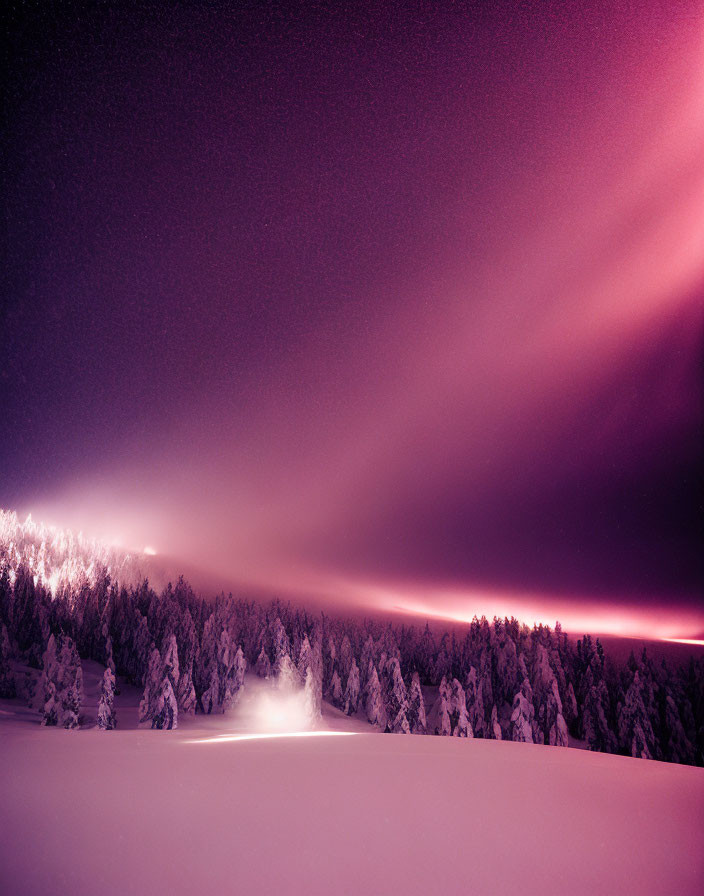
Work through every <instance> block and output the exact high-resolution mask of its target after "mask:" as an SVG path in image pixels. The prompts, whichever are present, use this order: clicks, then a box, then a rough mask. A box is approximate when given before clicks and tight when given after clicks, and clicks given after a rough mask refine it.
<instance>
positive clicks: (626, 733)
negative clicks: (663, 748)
mask: <svg viewBox="0 0 704 896" xmlns="http://www.w3.org/2000/svg"><path fill="white" fill-rule="evenodd" d="M618 736H619V746H620V748H621V750H623V752H624V753H626V755H628V756H633V757H635V758H640V759H652V758H653V757H654V755H655V750H656V742H655V734H654V732H653V726H652V724H651V722H650V719H649V718H648V714H647V712H646V709H645V704H644V702H643V685H642V682H641V679H640V675H639V673H638V672H635V674H634V675H633V681H632V682H631V684H630V687H629V688H628V691H627V692H626V697H625V700H624V702H623V703H622V704H621V706H620V708H619V714H618Z"/></svg>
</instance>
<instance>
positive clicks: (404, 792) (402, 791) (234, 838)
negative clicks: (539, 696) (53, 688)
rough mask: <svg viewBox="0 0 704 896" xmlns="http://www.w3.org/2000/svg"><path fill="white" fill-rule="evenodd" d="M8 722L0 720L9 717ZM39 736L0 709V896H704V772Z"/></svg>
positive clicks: (397, 739) (209, 732)
mask: <svg viewBox="0 0 704 896" xmlns="http://www.w3.org/2000/svg"><path fill="white" fill-rule="evenodd" d="M4 706H7V704H4ZM323 727H333V728H334V727H338V728H343V729H345V730H347V731H349V732H351V733H352V736H348V737H297V738H286V737H275V738H271V737H270V738H269V739H263V740H241V741H234V740H224V739H223V740H218V739H215V740H213V737H216V738H217V735H218V734H225V733H227V732H228V731H232V730H233V725H232V724H231V720H229V719H228V718H227V717H222V716H220V717H219V718H217V719H216V718H213V717H208V718H204V717H196V718H195V719H192V720H191V721H190V722H189V724H187V725H185V726H183V727H182V728H179V729H178V730H177V731H168V732H167V731H151V730H124V729H123V730H119V729H118V730H116V731H111V732H102V731H99V730H97V729H93V730H80V731H64V730H57V729H41V728H39V727H38V725H37V722H36V718H35V717H33V716H32V714H31V713H26V714H25V715H24V716H17V717H12V718H11V717H10V713H8V711H7V710H6V709H5V710H2V708H0V757H2V766H3V773H2V776H1V778H0V830H1V831H2V838H1V840H0V891H2V892H3V893H7V894H13V896H14V894H17V896H20V894H26V896H33V894H46V893H52V894H57V896H58V894H69V893H70V894H73V896H82V894H95V893H101V894H115V896H117V894H120V896H122V894H125V893H139V894H142V893H144V894H161V893H164V894H166V893H169V894H186V893H262V894H264V893H266V894H272V893H286V894H297V893H306V894H318V893H320V894H323V893H325V894H331V893H349V894H353V893H379V894H381V893H403V894H421V893H422V894H426V893H433V892H437V893H478V894H484V893H486V894H498V893H522V894H531V893H536V894H538V893H539V894H541V896H545V894H590V896H593V894H595V893H604V894H617V893H619V894H626V893H638V894H659V896H661V894H666V893H673V894H674V893H677V894H680V896H686V894H699V893H702V892H704V851H703V850H702V848H701V844H702V842H703V835H704V770H702V769H699V768H692V767H686V766H679V765H672V764H665V763H659V762H648V761H645V760H637V759H628V758H624V757H618V756H609V755H604V754H599V753H588V752H585V751H582V750H573V749H565V748H556V747H555V748H553V747H545V746H530V745H526V744H515V743H505V742H496V741H482V740H458V739H455V738H439V737H414V736H403V735H380V734H377V733H373V731H372V730H371V729H370V727H369V726H368V725H366V727H365V725H364V724H362V723H361V722H359V721H355V720H351V721H349V720H345V719H344V718H342V719H341V718H340V714H329V715H328V717H327V719H326V721H325V722H324V723H323Z"/></svg>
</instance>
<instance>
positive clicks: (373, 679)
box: [364, 663, 386, 728]
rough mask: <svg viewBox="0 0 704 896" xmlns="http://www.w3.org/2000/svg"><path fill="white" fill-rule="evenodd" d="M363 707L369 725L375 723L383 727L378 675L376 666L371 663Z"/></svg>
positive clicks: (382, 707)
mask: <svg viewBox="0 0 704 896" xmlns="http://www.w3.org/2000/svg"><path fill="white" fill-rule="evenodd" d="M364 709H365V711H366V714H367V719H368V720H369V724H370V725H377V726H379V727H380V728H383V727H384V726H385V725H386V719H385V717H384V705H383V701H382V698H381V685H380V684H379V675H378V673H377V671H376V666H375V665H374V664H373V663H372V665H371V671H370V673H369V678H368V681H367V687H366V693H365V700H364Z"/></svg>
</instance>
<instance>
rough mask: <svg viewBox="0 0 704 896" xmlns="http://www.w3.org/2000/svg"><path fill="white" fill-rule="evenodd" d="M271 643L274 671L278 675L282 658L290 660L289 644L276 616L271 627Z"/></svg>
mask: <svg viewBox="0 0 704 896" xmlns="http://www.w3.org/2000/svg"><path fill="white" fill-rule="evenodd" d="M272 643H273V647H274V668H275V669H276V674H277V675H279V674H280V667H281V663H282V661H283V658H284V657H285V656H286V657H288V658H289V660H291V642H290V641H289V638H288V635H287V634H286V629H285V628H284V626H283V623H282V622H281V619H280V618H279V617H278V616H277V617H276V619H275V620H274V624H273V626H272ZM292 665H293V664H292Z"/></svg>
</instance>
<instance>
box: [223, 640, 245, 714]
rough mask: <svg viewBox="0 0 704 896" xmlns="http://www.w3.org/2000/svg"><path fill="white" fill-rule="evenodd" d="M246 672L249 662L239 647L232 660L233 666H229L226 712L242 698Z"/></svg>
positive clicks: (224, 704)
mask: <svg viewBox="0 0 704 896" xmlns="http://www.w3.org/2000/svg"><path fill="white" fill-rule="evenodd" d="M246 671H247V660H246V659H245V658H244V653H243V652H242V648H241V647H238V648H237V650H236V651H235V654H234V657H233V658H232V662H231V664H230V665H229V666H228V670H227V676H226V678H225V692H224V694H223V701H222V705H223V709H224V710H227V709H230V708H231V707H233V706H234V705H235V704H236V703H237V702H238V701H239V699H240V697H241V696H242V688H243V687H244V675H245V672H246Z"/></svg>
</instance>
